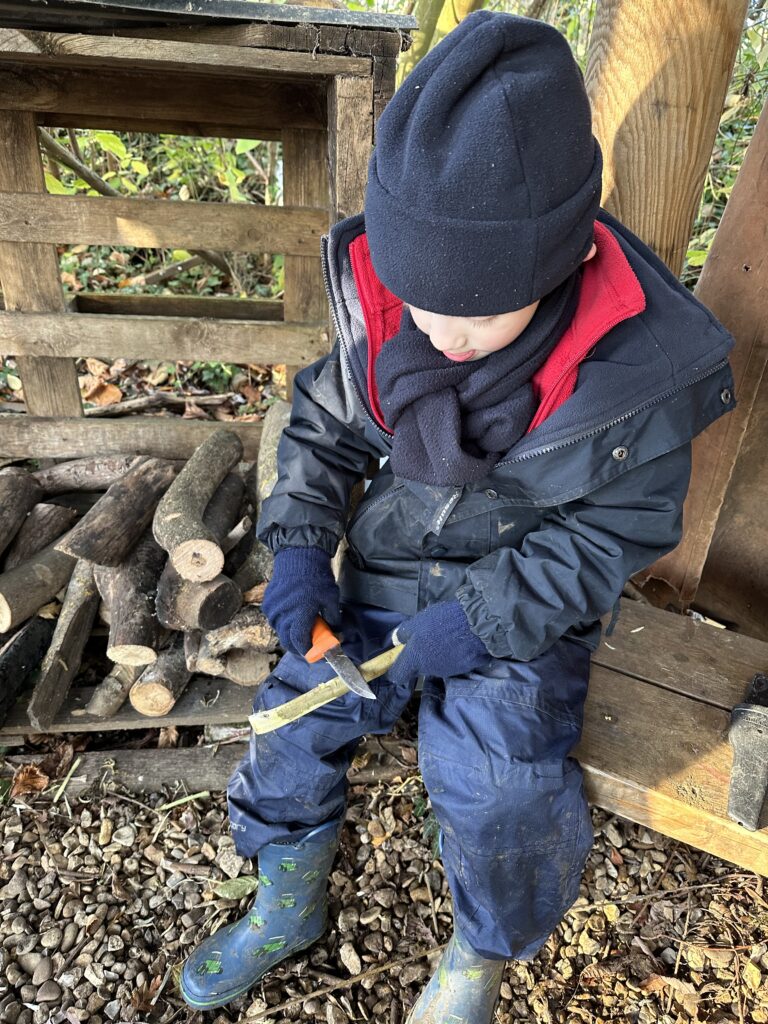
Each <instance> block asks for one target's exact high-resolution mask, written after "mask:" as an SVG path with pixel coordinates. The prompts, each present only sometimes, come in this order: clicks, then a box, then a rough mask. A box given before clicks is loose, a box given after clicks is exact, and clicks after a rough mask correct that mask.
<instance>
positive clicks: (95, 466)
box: [32, 455, 141, 495]
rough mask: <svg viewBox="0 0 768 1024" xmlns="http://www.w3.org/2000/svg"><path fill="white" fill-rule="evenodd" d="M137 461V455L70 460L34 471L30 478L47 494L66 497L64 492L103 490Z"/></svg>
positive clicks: (115, 481) (123, 474)
mask: <svg viewBox="0 0 768 1024" xmlns="http://www.w3.org/2000/svg"><path fill="white" fill-rule="evenodd" d="M140 458H141V456H138V455H108V456H102V457H97V458H92V459H74V460H73V461H72V462H60V463H59V464H58V465H57V466H51V467H50V468H49V469H38V470H37V471H36V472H35V473H32V476H33V477H34V478H35V480H36V481H37V483H38V484H39V485H40V486H41V487H42V489H43V491H44V492H45V493H46V494H48V495H50V494H66V492H67V491H106V489H107V488H108V487H111V486H112V484H114V483H117V481H118V480H120V479H122V477H124V476H125V474H126V473H127V472H128V470H129V469H130V468H131V466H132V465H133V464H134V463H136V462H138V461H139V459H140Z"/></svg>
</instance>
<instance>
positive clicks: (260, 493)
mask: <svg viewBox="0 0 768 1024" xmlns="http://www.w3.org/2000/svg"><path fill="white" fill-rule="evenodd" d="M290 421H291V403H290V402H284V401H282V400H281V401H278V402H274V403H273V404H272V405H270V407H269V408H268V409H267V412H266V414H265V416H264V419H263V421H262V426H261V438H260V439H259V454H258V455H257V457H256V462H255V463H254V464H253V466H252V467H251V469H250V471H249V472H248V475H247V476H246V478H245V487H246V492H247V494H248V500H249V501H250V503H251V505H252V506H253V508H254V509H255V510H256V511H257V512H259V511H260V510H261V503H262V501H264V499H265V498H268V497H269V495H270V494H271V493H272V488H273V487H274V486H275V484H276V483H277V447H278V445H279V444H280V438H281V437H282V436H283V431H284V430H285V428H286V427H287V426H288V424H289V423H290Z"/></svg>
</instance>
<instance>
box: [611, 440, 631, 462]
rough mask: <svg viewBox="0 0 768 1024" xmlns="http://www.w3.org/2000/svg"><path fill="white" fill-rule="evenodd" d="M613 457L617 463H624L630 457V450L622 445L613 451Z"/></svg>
mask: <svg viewBox="0 0 768 1024" xmlns="http://www.w3.org/2000/svg"><path fill="white" fill-rule="evenodd" d="M611 455H612V456H613V457H614V459H616V461H617V462H623V461H624V459H626V457H627V456H628V455H629V448H627V447H626V445H623V444H620V445H619V446H618V447H617V448H614V449H613V451H612V452H611Z"/></svg>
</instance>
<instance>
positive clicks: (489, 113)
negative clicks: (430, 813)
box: [182, 10, 734, 1024]
mask: <svg viewBox="0 0 768 1024" xmlns="http://www.w3.org/2000/svg"><path fill="white" fill-rule="evenodd" d="M377 132H378V136H377V143H376V147H375V150H374V152H373V154H372V157H371V161H370V167H369V178H368V184H367V191H366V198H365V211H364V214H363V213H361V214H358V215H356V216H352V217H349V218H347V219H345V220H343V221H341V222H340V223H338V224H336V225H335V226H334V227H333V228H332V229H331V231H330V233H329V234H328V236H325V237H324V238H323V245H322V259H323V269H324V273H325V277H326V283H327V288H328V295H329V300H330V303H331V307H332V311H333V315H334V319H335V322H336V327H337V334H338V338H337V343H336V345H335V347H334V349H333V351H332V352H331V353H330V355H328V356H326V357H324V358H323V359H320V360H318V361H317V362H316V363H314V364H313V365H312V366H310V367H308V368H307V369H305V370H304V371H302V372H301V373H299V374H298V376H297V378H296V386H295V396H294V402H293V411H292V416H291V422H290V425H289V426H288V427H287V428H286V430H285V432H284V435H283V438H282V441H281V444H280V448H279V471H280V472H279V479H278V482H277V484H276V486H275V488H274V491H273V493H272V495H271V497H270V498H269V499H268V500H267V501H266V502H265V503H264V507H263V510H262V515H261V519H260V523H259V536H260V537H261V539H262V540H263V541H264V543H265V544H267V545H268V546H269V547H270V548H271V549H272V551H274V552H275V564H274V576H273V579H272V581H271V582H270V584H269V586H268V588H267V592H266V595H265V599H264V611H265V613H266V615H267V616H268V618H269V620H270V622H271V623H272V624H273V625H274V628H275V629H276V630H277V633H278V635H279V636H280V639H281V642H282V644H283V646H284V648H285V650H286V652H287V653H286V654H285V656H284V657H283V659H282V660H281V661H280V664H279V665H278V666H277V668H276V669H275V671H274V673H273V674H272V675H271V676H270V678H269V679H268V680H267V682H266V683H265V684H264V685H263V686H262V687H261V689H260V690H259V692H258V694H257V696H256V698H255V700H254V704H253V710H254V711H259V710H263V709H266V708H272V707H275V706H276V705H279V704H282V703H284V702H285V701H287V700H290V699H292V698H294V697H296V696H297V695H299V694H301V693H304V692H306V691H307V690H309V689H311V688H312V687H314V686H316V685H317V684H318V683H320V682H321V681H324V680H325V679H327V678H329V677H330V676H331V675H333V671H332V670H331V669H330V668H329V667H328V666H326V665H325V664H324V663H321V664H315V665H309V664H308V663H307V662H306V661H305V659H304V657H303V655H304V653H305V652H306V651H307V650H308V648H309V647H310V646H311V640H310V635H311V629H312V625H313V623H314V621H315V618H316V616H317V615H322V616H324V617H325V619H326V620H327V621H328V622H329V623H330V624H331V625H332V626H333V627H334V628H336V629H339V630H340V631H341V634H342V637H343V643H344V650H345V651H346V653H347V654H348V655H349V656H350V657H351V658H352V659H353V660H354V661H356V662H361V661H364V660H366V659H368V658H370V657H372V656H374V655H375V654H377V653H379V652H381V651H383V650H385V649H386V648H388V647H389V646H391V644H392V638H393V631H394V630H396V635H397V639H398V640H399V641H401V642H404V643H405V647H404V649H403V651H402V653H401V654H400V656H399V658H398V659H397V661H396V662H395V664H394V667H393V668H392V669H391V670H390V672H389V673H388V674H387V675H386V676H384V677H382V678H381V679H379V680H378V681H376V682H374V683H373V684H372V687H373V689H374V690H375V693H376V696H377V700H375V701H374V700H365V699H361V698H360V697H358V696H356V695H355V694H353V693H351V692H350V693H347V694H346V695H345V696H344V697H341V698H339V699H338V700H335V701H333V702H331V703H329V704H327V705H326V706H325V707H323V708H321V709H320V710H318V711H315V712H313V713H311V714H309V715H307V716H305V717H303V718H301V719H299V720H298V721H296V722H294V723H292V724H291V725H288V726H285V727H283V728H281V729H279V730H277V731H275V732H272V733H269V734H267V735H263V736H257V735H253V736H252V738H251V742H250V750H249V754H248V755H247V756H246V757H245V758H244V759H243V761H242V763H241V765H240V766H239V767H238V769H237V771H236V772H235V773H234V775H233V776H232V778H231V780H230V784H229V788H228V798H229V811H230V822H231V827H232V830H233V835H234V838H235V843H236V847H237V850H238V852H239V853H240V854H241V855H242V856H246V857H256V856H258V869H259V879H260V884H259V890H258V894H257V896H256V899H255V902H254V903H253V906H252V908H251V910H250V911H249V913H248V914H247V915H246V916H245V917H244V918H243V919H242V920H240V921H238V922H237V923H235V924H233V925H229V926H227V927H225V928H224V929H222V930H221V931H219V932H217V933H216V934H215V935H213V936H211V937H209V938H207V939H206V940H205V941H204V942H203V943H202V944H201V945H200V947H199V948H198V949H196V950H195V951H194V953H193V954H192V955H191V956H190V958H189V959H188V961H187V962H186V963H185V965H184V970H183V974H182V991H183V995H184V998H185V999H186V1001H187V1002H188V1003H189V1004H190V1005H192V1006H194V1007H197V1008H210V1007H215V1006H220V1005H223V1004H224V1003H226V1002H228V1001H229V1000H231V999H234V998H235V997H236V996H239V995H242V994H243V993H245V992H247V991H248V990H249V989H250V988H251V987H252V986H253V985H254V984H255V983H256V982H257V981H258V980H259V979H260V978H261V977H262V976H263V975H264V974H265V973H266V972H267V971H269V970H270V969H271V968H272V967H274V966H275V964H277V963H279V962H280V961H282V960H284V959H285V958H286V957H289V956H291V955H293V954H294V953H295V952H296V951H297V950H300V949H303V948H305V947H307V946H309V945H310V944H311V943H313V942H314V941H316V940H317V939H319V938H320V936H321V935H322V934H323V932H324V930H325V927H326V921H327V904H326V884H327V878H328V873H329V871H330V869H331V865H332V863H333V860H334V855H335V852H336V849H337V843H338V838H339V831H340V827H341V823H342V821H343V818H344V813H345V790H346V779H345V774H346V771H347V769H348V767H349V764H350V761H351V758H352V756H353V754H354V752H355V747H356V745H357V744H358V742H359V740H360V739H361V737H363V736H364V735H365V734H366V733H386V732H388V731H389V730H390V729H391V728H392V726H393V724H394V723H395V722H396V720H397V719H398V717H399V716H400V714H401V713H402V711H403V709H404V707H405V705H406V704H407V702H408V700H409V698H410V697H411V695H412V693H413V690H414V687H415V685H416V682H417V679H418V678H419V677H422V678H423V681H424V684H423V692H422V696H421V702H420V711H419V763H420V766H421V772H422V775H423V778H424V783H425V785H426V788H427V790H428V793H429V796H430V799H431V802H432V807H433V809H434V812H435V815H436V817H437V819H438V822H439V824H440V828H441V856H442V859H443V863H444V866H445V871H446V875H447V878H448V881H449V884H450V888H451V893H452V897H453V908H454V924H455V929H454V934H453V936H452V938H451V940H450V942H449V943H448V945H447V947H446V949H445V951H444V953H443V956H442V960H441V962H440V965H439V967H438V970H437V971H436V972H435V974H434V976H433V977H432V979H431V981H430V982H429V984H428V985H427V987H426V989H425V990H424V992H423V993H422V994H421V996H420V998H419V1000H418V1002H417V1003H416V1005H415V1007H414V1008H413V1009H412V1010H411V1014H410V1016H409V1017H408V1022H409V1024H443V1022H445V1021H451V1022H452V1024H490V1021H491V1020H492V1017H493V1011H494V1005H495V1003H496V1001H497V997H498V993H499V987H500V984H501V978H502V972H503V969H504V963H505V960H507V959H510V958H514V959H519V960H530V959H531V958H532V957H534V956H535V955H536V953H537V952H538V951H539V950H540V949H541V947H542V945H543V944H544V942H545V941H546V939H547V938H548V936H549V935H550V934H551V933H552V931H553V930H554V929H555V927H556V926H557V924H558V922H559V921H560V920H561V919H562V917H563V915H564V913H565V912H566V911H567V909H568V908H569V907H570V906H571V905H572V903H573V901H574V900H575V898H576V896H577V895H578V891H579V882H580V876H581V873H582V869H583V867H584V863H585V860H586V857H587V853H588V851H589V849H590V847H591V845H592V838H593V837H592V829H591V823H590V814H589V808H588V804H587V800H586V798H585V795H584V788H583V778H582V770H581V767H580V765H579V764H578V762H577V761H576V760H575V759H574V758H573V757H572V756H571V755H570V754H569V752H570V751H571V750H572V749H573V748H574V746H575V745H576V744H577V742H578V740H579V736H580V732H581V726H582V716H583V708H584V700H585V696H586V693H587V683H588V677H589V669H590V652H591V651H592V650H594V649H595V647H596V646H597V644H598V641H599V638H600V622H599V619H600V617H601V616H603V615H605V614H606V613H607V612H609V611H610V610H611V609H612V608H613V607H614V606H615V604H616V602H617V601H618V598H619V596H620V594H621V591H622V587H623V585H624V583H625V581H626V580H627V579H628V578H629V577H630V576H631V575H632V574H633V573H635V572H637V571H638V570H640V569H642V568H643V567H645V566H647V565H649V564H650V563H652V562H653V561H655V560H656V559H657V558H659V557H660V556H661V555H663V554H664V553H665V552H667V551H670V550H671V549H672V548H674V547H675V545H676V544H677V543H678V541H679V540H680V536H681V528H682V507H683V499H684V497H685V494H686V490H687V487H688V481H689V473H690V441H691V438H692V437H694V436H695V435H696V434H697V433H699V432H700V431H701V430H703V429H704V428H705V427H706V426H707V425H708V424H709V423H711V422H712V421H713V420H716V419H717V418H718V417H719V416H721V415H722V414H723V413H724V412H726V411H728V410H730V409H731V408H732V407H733V405H734V399H733V383H732V376H731V371H730V368H729V364H728V352H729V351H730V348H731V346H732V339H731V337H730V335H729V334H728V333H727V332H726V331H725V330H724V328H723V327H722V326H721V325H720V324H719V323H718V322H717V321H716V320H715V319H714V318H713V316H712V315H711V314H710V312H709V311H708V310H707V309H706V308H705V307H704V306H702V305H701V303H699V302H698V301H697V300H696V299H695V298H693V296H692V295H691V294H690V293H689V292H688V291H686V289H685V288H684V287H682V286H681V285H680V284H679V282H678V281H677V280H676V279H675V277H674V275H673V274H671V273H670V271H669V270H668V269H667V268H666V267H665V266H664V264H663V263H662V262H661V261H660V260H659V259H658V258H657V257H656V256H655V255H654V254H653V253H652V252H651V251H650V250H649V249H648V247H647V246H645V245H644V244H643V243H642V242H641V241H640V240H639V239H638V238H636V237H635V236H634V235H633V234H632V233H631V232H630V231H629V230H627V228H625V227H624V226H623V225H622V224H621V223H619V222H618V221H617V220H615V219H614V218H613V217H611V216H609V215H608V214H607V213H606V212H605V211H604V210H602V209H600V207H599V198H600V177H601V154H600V150H599V147H598V145H597V143H596V141H595V139H594V138H593V136H592V130H591V119H590V110H589V104H588V101H587V97H586V93H585V90H584V86H583V80H582V77H581V74H580V71H579V69H578V66H577V65H576V63H575V61H574V59H573V57H572V54H571V52H570V49H569V47H568V44H567V42H566V40H565V39H564V38H563V36H561V35H560V33H559V32H557V31H556V30H555V29H554V28H552V27H550V26H548V25H546V24H543V23H541V22H538V21H533V20H529V19H526V18H519V17H514V16H512V15H507V14H493V13H490V12H488V11H484V10H481V11H477V12H475V13H473V14H470V15H469V16H468V17H467V18H466V19H465V20H464V21H463V22H462V23H461V24H460V25H459V26H458V27H457V28H456V29H455V30H454V31H453V32H451V33H450V35H448V36H447V37H446V38H445V39H444V40H443V41H442V42H441V43H440V44H439V45H438V46H437V47H436V48H435V49H434V50H432V51H431V52H430V53H429V54H428V55H427V56H426V57H424V59H423V60H422V61H421V62H420V63H419V64H418V65H417V66H416V68H415V69H414V70H413V71H412V72H411V74H410V75H409V77H408V78H407V79H406V81H405V82H404V84H403V85H402V86H401V87H400V89H399V90H398V91H397V93H396V94H395V96H394V97H393V98H392V100H391V101H390V103H389V105H388V106H387V108H386V110H385V111H384V113H383V114H382V116H381V118H380V121H379V124H378V129H377ZM384 457H388V459H387V461H386V462H385V464H384V466H383V468H381V469H380V470H379V472H378V473H377V475H376V476H375V478H374V479H373V481H372V483H371V484H370V486H369V488H368V490H367V491H366V493H365V495H364V497H363V499H362V501H361V503H360V505H359V507H358V508H357V510H356V511H355V513H354V515H353V517H352V519H351V521H349V522H347V511H348V504H349V500H350V492H351V489H352V487H353V485H354V484H355V483H356V482H358V481H359V480H361V479H362V478H363V477H364V475H365V473H366V469H367V467H368V465H369V462H370V461H371V460H379V461H381V460H383V459H384ZM345 533H346V536H347V539H348V543H349V547H348V551H347V554H346V559H345V562H344V566H343V570H342V575H341V580H340V585H337V583H336V581H335V579H334V576H333V574H332V572H331V557H332V555H333V554H334V552H335V550H336V547H337V545H338V544H339V541H340V539H341V538H342V536H343V535H344V534H345Z"/></svg>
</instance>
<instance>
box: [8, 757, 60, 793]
mask: <svg viewBox="0 0 768 1024" xmlns="http://www.w3.org/2000/svg"><path fill="white" fill-rule="evenodd" d="M50 781H51V780H50V778H49V777H48V776H47V775H44V774H43V772H41V771H40V770H39V769H38V767H37V765H34V764H23V765H21V767H20V768H18V769H17V770H16V771H15V772H14V775H13V781H12V783H11V791H10V794H9V795H10V797H11V798H13V797H15V796H23V795H24V794H25V793H41V792H42V791H43V790H44V789H45V787H46V786H47V785H48V783H49V782H50Z"/></svg>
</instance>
